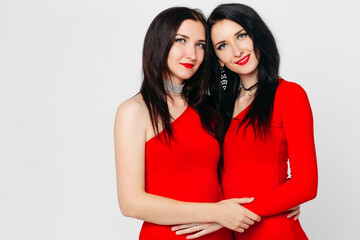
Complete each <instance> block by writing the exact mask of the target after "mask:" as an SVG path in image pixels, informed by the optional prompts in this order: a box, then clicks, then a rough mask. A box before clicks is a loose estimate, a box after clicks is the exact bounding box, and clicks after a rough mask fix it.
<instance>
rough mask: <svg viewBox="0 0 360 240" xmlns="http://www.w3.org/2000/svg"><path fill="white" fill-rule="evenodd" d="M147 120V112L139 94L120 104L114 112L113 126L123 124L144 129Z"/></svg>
mask: <svg viewBox="0 0 360 240" xmlns="http://www.w3.org/2000/svg"><path fill="white" fill-rule="evenodd" d="M148 119H149V114H148V110H147V107H146V104H145V102H144V100H143V99H142V96H141V94H137V95H135V96H134V97H132V98H129V99H128V100H126V101H125V102H123V103H121V104H120V105H119V106H118V108H117V112H116V119H115V125H117V124H121V125H123V124H125V125H128V126H131V125H133V124H137V125H138V127H141V126H143V127H145V126H146V125H147V122H148ZM139 124H140V126H139Z"/></svg>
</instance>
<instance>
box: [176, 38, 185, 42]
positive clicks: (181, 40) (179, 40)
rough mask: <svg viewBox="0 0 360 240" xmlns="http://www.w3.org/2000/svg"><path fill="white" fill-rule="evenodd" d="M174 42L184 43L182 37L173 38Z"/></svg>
mask: <svg viewBox="0 0 360 240" xmlns="http://www.w3.org/2000/svg"><path fill="white" fill-rule="evenodd" d="M175 42H178V43H184V42H185V39H183V38H177V39H175Z"/></svg>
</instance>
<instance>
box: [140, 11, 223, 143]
mask: <svg viewBox="0 0 360 240" xmlns="http://www.w3.org/2000/svg"><path fill="white" fill-rule="evenodd" d="M187 19H191V20H194V21H199V22H201V23H202V24H203V26H204V28H205V32H206V34H207V35H208V31H207V25H206V20H205V17H204V15H203V14H202V13H201V12H200V11H199V10H196V9H190V8H186V7H173V8H169V9H166V10H164V11H162V12H161V13H159V14H158V15H157V16H156V17H155V19H154V20H153V21H152V23H151V24H150V27H149V29H148V31H147V33H146V36H145V40H144V46H143V58H142V68H143V75H144V78H143V82H142V86H141V89H140V93H141V95H142V97H143V99H144V101H145V104H146V106H147V108H148V111H149V114H150V119H151V123H152V126H153V128H154V130H155V133H156V134H158V133H159V127H160V126H162V127H163V128H164V135H163V136H164V138H165V139H167V140H170V138H171V137H172V136H173V132H172V127H171V116H170V113H169V108H168V105H167V96H169V93H168V92H167V91H166V90H165V88H164V76H171V73H170V70H169V67H168V64H167V59H168V55H169V51H170V48H171V46H172V45H173V43H174V41H175V36H176V33H177V30H178V28H179V27H180V25H181V23H182V22H183V21H184V20H187ZM206 39H207V42H208V39H209V38H208V36H206ZM206 45H207V46H208V45H209V44H206ZM207 46H206V47H205V56H204V60H203V62H202V64H201V65H200V67H199V69H198V70H197V72H196V73H195V74H194V76H192V77H191V78H190V79H188V80H186V81H185V86H184V89H183V93H182V94H183V96H184V98H185V99H186V101H187V103H188V105H189V106H190V107H192V108H193V109H195V110H196V111H197V112H198V113H199V115H200V118H201V122H202V125H203V127H204V129H206V130H207V131H208V132H210V133H211V134H212V135H216V134H215V133H214V130H213V128H212V126H213V125H214V124H213V123H212V122H213V121H215V122H216V119H218V118H216V117H214V116H215V115H216V113H215V112H214V111H213V110H212V108H210V107H209V104H208V98H207V92H208V87H209V82H210V73H209V71H208V67H209V60H208V59H209V58H208V47H207ZM206 70H207V71H206ZM215 125H216V124H215Z"/></svg>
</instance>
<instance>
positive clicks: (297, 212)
mask: <svg viewBox="0 0 360 240" xmlns="http://www.w3.org/2000/svg"><path fill="white" fill-rule="evenodd" d="M289 211H291V212H290V213H289V214H288V215H287V218H292V217H294V221H296V220H298V218H299V216H300V205H299V206H296V207H294V208H292V209H290V210H289Z"/></svg>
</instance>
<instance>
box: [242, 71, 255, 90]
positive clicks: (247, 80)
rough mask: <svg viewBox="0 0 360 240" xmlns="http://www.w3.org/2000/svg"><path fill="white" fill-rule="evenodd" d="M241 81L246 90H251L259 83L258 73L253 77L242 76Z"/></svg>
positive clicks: (252, 75)
mask: <svg viewBox="0 0 360 240" xmlns="http://www.w3.org/2000/svg"><path fill="white" fill-rule="evenodd" d="M240 79H241V84H242V86H243V87H244V88H249V87H251V86H253V85H254V84H256V83H257V82H258V78H257V73H256V74H251V75H249V74H247V75H240Z"/></svg>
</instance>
